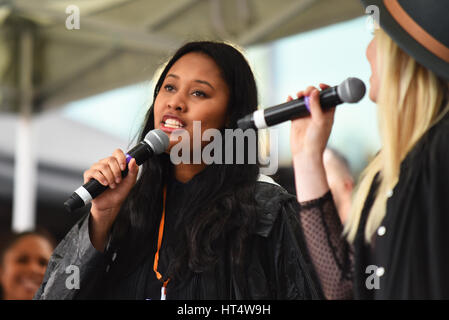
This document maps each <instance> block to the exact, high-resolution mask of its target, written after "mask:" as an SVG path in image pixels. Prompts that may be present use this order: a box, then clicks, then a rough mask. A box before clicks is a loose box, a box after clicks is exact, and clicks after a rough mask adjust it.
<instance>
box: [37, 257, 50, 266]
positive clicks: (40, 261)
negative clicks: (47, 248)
mask: <svg viewBox="0 0 449 320" xmlns="http://www.w3.org/2000/svg"><path fill="white" fill-rule="evenodd" d="M47 264H48V261H47V259H43V258H40V259H39V265H40V266H42V267H46V266H47Z"/></svg>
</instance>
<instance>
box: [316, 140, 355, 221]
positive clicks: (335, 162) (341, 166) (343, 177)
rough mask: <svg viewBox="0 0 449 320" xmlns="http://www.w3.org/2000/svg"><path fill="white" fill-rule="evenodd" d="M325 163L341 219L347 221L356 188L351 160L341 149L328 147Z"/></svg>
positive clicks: (325, 153) (328, 180)
mask: <svg viewBox="0 0 449 320" xmlns="http://www.w3.org/2000/svg"><path fill="white" fill-rule="evenodd" d="M323 164H324V169H325V170H326V178H327V183H328V184H329V188H330V190H331V192H332V197H333V198H334V201H335V206H336V207H337V211H338V214H339V216H340V220H341V222H342V223H345V222H346V219H347V218H348V215H349V212H350V210H351V202H352V191H353V189H354V178H353V176H352V173H351V168H350V166H349V162H348V160H347V159H346V158H345V156H343V154H341V153H340V152H339V151H337V150H335V149H332V148H329V147H328V148H326V150H324V154H323Z"/></svg>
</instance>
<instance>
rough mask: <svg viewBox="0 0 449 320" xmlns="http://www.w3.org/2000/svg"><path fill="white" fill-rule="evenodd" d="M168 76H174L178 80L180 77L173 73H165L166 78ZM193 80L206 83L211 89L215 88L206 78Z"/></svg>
mask: <svg viewBox="0 0 449 320" xmlns="http://www.w3.org/2000/svg"><path fill="white" fill-rule="evenodd" d="M168 77H171V78H175V79H178V80H179V79H180V77H179V76H178V75H176V74H173V73H170V74H168V75H167V78H168ZM194 82H198V83H201V84H205V85H207V86H209V87H211V88H212V89H214V90H215V88H214V87H213V86H212V85H211V84H210V83H209V82H207V81H206V80H194Z"/></svg>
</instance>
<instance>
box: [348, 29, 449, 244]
mask: <svg viewBox="0 0 449 320" xmlns="http://www.w3.org/2000/svg"><path fill="white" fill-rule="evenodd" d="M375 37H376V41H377V59H378V63H377V65H378V68H379V70H378V74H379V75H380V87H379V93H378V97H377V106H378V118H379V120H378V121H379V130H380V136H381V143H382V148H381V151H380V152H379V153H378V154H377V155H376V157H375V158H374V159H373V160H372V161H371V163H370V164H369V165H368V166H367V168H366V169H365V170H364V172H363V173H362V175H361V179H360V183H359V184H358V186H357V188H356V191H355V193H354V198H353V205H352V208H351V212H350V215H349V219H348V222H347V223H346V225H345V231H344V232H345V234H346V236H347V238H348V240H349V241H351V242H353V241H354V239H355V237H356V233H357V229H358V226H359V223H360V218H361V214H362V210H363V207H364V204H365V200H366V198H367V196H368V193H369V190H370V188H371V184H372V182H373V179H374V177H375V176H376V174H377V173H379V177H378V179H377V181H378V183H379V184H378V189H377V192H376V193H375V195H374V203H373V205H372V207H371V209H370V213H369V217H368V220H367V224H366V227H365V241H366V242H368V243H369V242H370V241H371V238H372V235H373V234H374V232H375V231H376V229H377V228H378V227H379V226H380V223H381V222H382V220H383V218H384V217H385V213H386V203H387V199H388V193H389V192H391V190H393V188H394V187H395V185H396V183H397V182H398V179H399V171H400V165H401V162H402V160H404V158H405V157H406V155H407V154H408V153H409V152H410V151H411V150H412V148H413V147H414V146H415V144H416V143H417V142H418V140H419V139H420V138H421V137H422V136H423V135H424V134H425V133H426V132H427V131H428V130H429V128H430V127H432V126H433V125H434V124H435V123H436V122H438V121H439V120H440V119H441V118H442V117H443V116H444V115H445V114H446V113H447V112H448V110H449V104H448V105H446V106H445V107H444V108H441V106H442V103H443V101H444V98H445V96H444V94H445V92H447V89H446V88H445V86H447V84H446V83H443V82H442V81H441V80H439V79H438V77H437V76H436V75H435V74H434V73H433V72H432V71H430V70H428V69H427V68H425V67H423V66H421V65H420V64H418V63H417V62H416V61H415V60H414V59H413V58H412V57H410V56H409V55H408V54H406V53H405V52H404V51H402V50H401V49H400V48H399V47H398V46H397V45H396V43H394V42H393V40H392V39H391V38H390V37H389V36H388V35H387V34H386V33H385V32H384V31H382V30H381V29H379V30H377V31H376V35H375ZM379 59H381V61H379Z"/></svg>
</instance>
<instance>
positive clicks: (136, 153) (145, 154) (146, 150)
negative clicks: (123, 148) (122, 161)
mask: <svg viewBox="0 0 449 320" xmlns="http://www.w3.org/2000/svg"><path fill="white" fill-rule="evenodd" d="M152 155H153V150H152V149H151V148H150V147H149V146H148V144H146V143H145V142H143V141H141V142H140V143H138V144H137V145H136V146H135V147H134V148H132V149H131V150H129V151H128V153H127V154H126V168H125V170H123V171H122V178H124V177H126V176H127V175H128V171H129V170H128V163H129V162H130V161H131V159H132V158H134V159H136V164H137V165H138V166H140V165H141V164H142V163H144V162H145V161H146V160H148V158H150V157H151V156H152ZM83 187H84V189H86V190H87V191H89V193H90V195H91V196H92V199H95V198H96V197H97V196H99V195H100V194H102V193H103V192H104V191H105V190H106V189H108V188H109V187H108V186H104V185H102V184H101V183H100V182H98V181H97V180H96V179H93V178H92V179H90V180H89V181H88V182H87V183H85V184H84V185H83Z"/></svg>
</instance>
